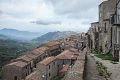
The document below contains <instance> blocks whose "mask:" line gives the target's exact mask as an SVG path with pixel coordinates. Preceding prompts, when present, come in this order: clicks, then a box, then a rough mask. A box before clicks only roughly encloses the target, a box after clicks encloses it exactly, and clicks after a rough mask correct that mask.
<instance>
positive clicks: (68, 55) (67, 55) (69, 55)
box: [56, 50, 79, 59]
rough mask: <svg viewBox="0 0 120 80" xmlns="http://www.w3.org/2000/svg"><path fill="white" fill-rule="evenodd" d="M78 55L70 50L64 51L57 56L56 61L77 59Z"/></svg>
mask: <svg viewBox="0 0 120 80" xmlns="http://www.w3.org/2000/svg"><path fill="white" fill-rule="evenodd" d="M78 55H79V53H78V52H74V51H71V50H65V51H64V52H62V53H61V54H59V55H57V56H56V58H57V59H77V57H78Z"/></svg>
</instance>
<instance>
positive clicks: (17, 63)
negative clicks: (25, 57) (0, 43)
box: [6, 61, 27, 67]
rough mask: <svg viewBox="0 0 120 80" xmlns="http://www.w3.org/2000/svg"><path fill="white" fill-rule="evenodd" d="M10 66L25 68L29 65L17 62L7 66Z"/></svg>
mask: <svg viewBox="0 0 120 80" xmlns="http://www.w3.org/2000/svg"><path fill="white" fill-rule="evenodd" d="M10 65H15V66H18V67H25V66H26V65H27V63H25V62H22V61H17V62H13V63H10V64H8V65H6V66H10Z"/></svg>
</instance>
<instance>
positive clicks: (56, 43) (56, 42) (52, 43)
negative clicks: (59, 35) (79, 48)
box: [47, 41, 60, 47]
mask: <svg viewBox="0 0 120 80" xmlns="http://www.w3.org/2000/svg"><path fill="white" fill-rule="evenodd" d="M59 44H60V42H58V41H51V42H48V43H47V46H48V47H51V46H55V45H59Z"/></svg>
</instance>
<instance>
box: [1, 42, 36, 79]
mask: <svg viewBox="0 0 120 80" xmlns="http://www.w3.org/2000/svg"><path fill="white" fill-rule="evenodd" d="M35 47H37V45H36V44H33V43H27V42H19V41H14V40H0V78H1V68H2V66H3V65H5V64H6V63H8V62H9V61H10V60H11V59H14V58H17V57H18V56H20V55H23V54H24V52H26V51H29V50H32V49H34V48H35Z"/></svg>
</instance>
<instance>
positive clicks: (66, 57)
mask: <svg viewBox="0 0 120 80" xmlns="http://www.w3.org/2000/svg"><path fill="white" fill-rule="evenodd" d="M78 55H79V52H78V50H77V49H74V48H71V49H69V50H65V51H63V52H62V53H61V54H59V55H57V56H56V59H57V63H58V70H59V71H60V70H61V69H62V68H63V65H67V64H68V65H73V64H74V62H75V61H76V59H77V57H78Z"/></svg>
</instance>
